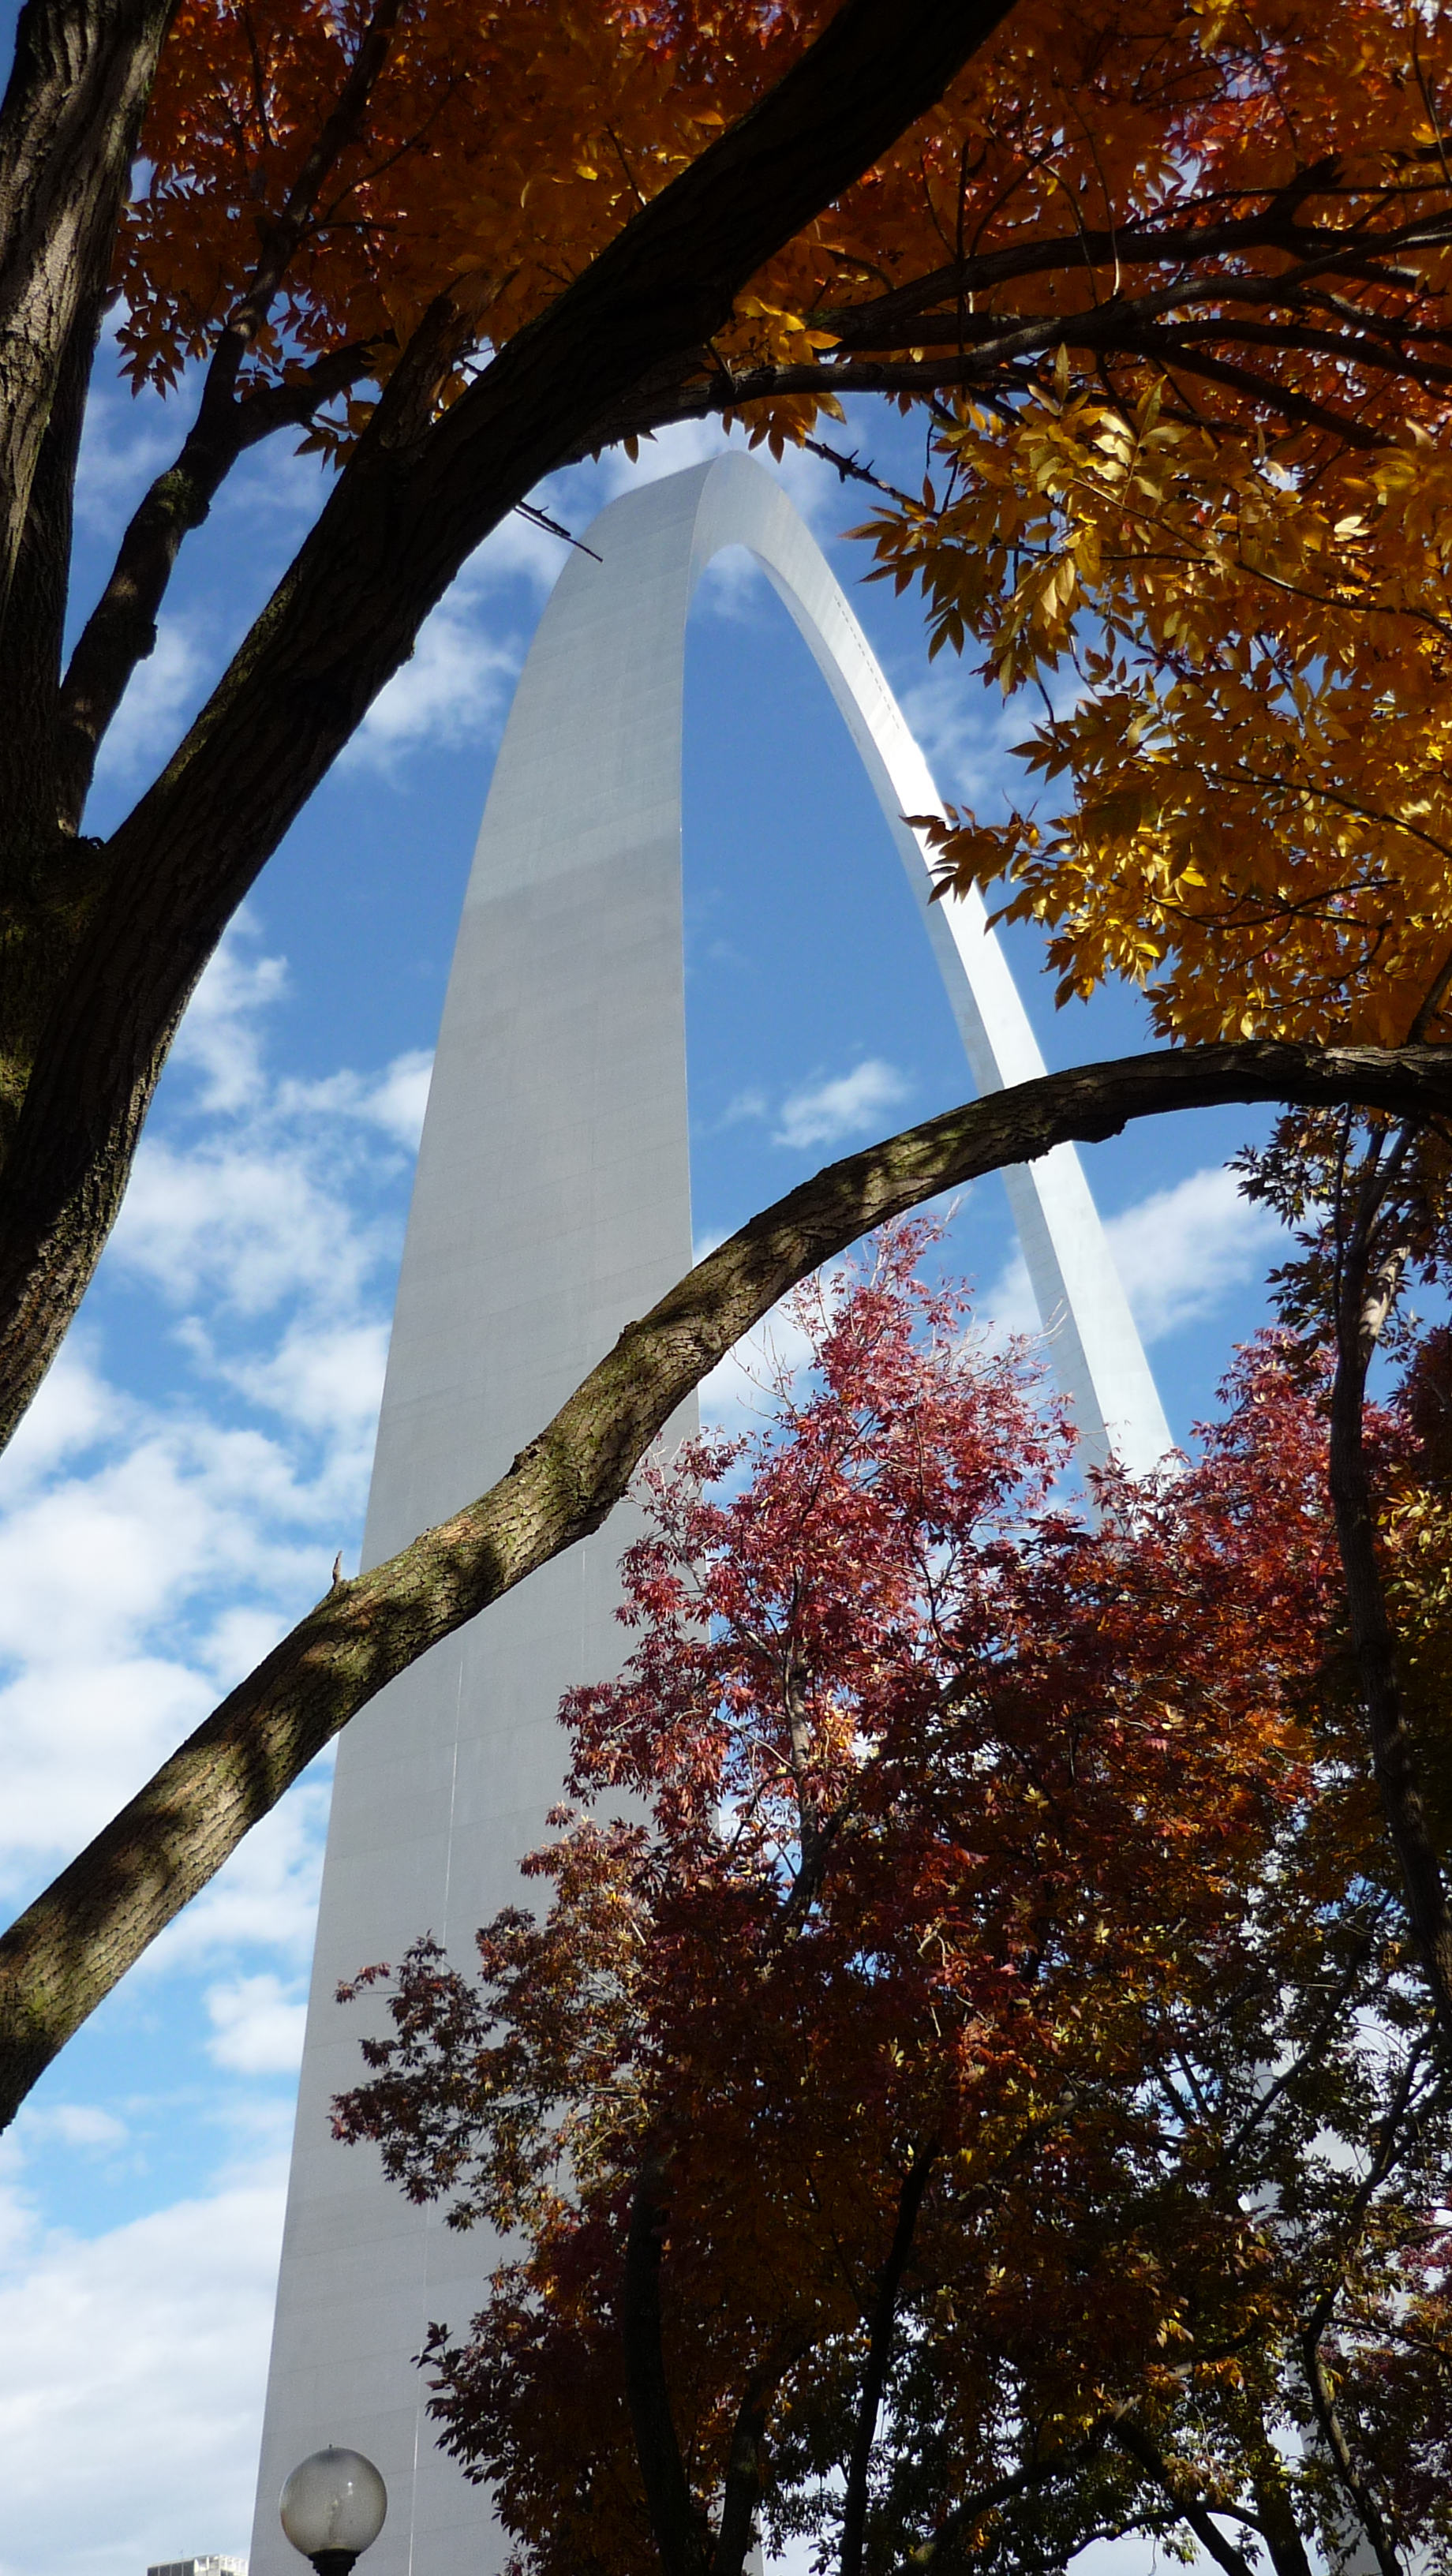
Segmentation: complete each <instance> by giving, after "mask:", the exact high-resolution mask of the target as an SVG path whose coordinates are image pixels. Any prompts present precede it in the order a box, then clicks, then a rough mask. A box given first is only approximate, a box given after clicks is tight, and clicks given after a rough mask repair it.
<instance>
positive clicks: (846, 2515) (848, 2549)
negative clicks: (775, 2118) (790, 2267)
mask: <svg viewBox="0 0 1452 2576" xmlns="http://www.w3.org/2000/svg"><path fill="white" fill-rule="evenodd" d="M936 2156H937V2147H936V2144H935V2143H934V2142H933V2141H932V2140H929V2141H928V2142H927V2143H926V2144H924V2145H922V2146H920V2147H919V2148H918V2149H917V2150H916V2152H915V2153H914V2156H913V2159H912V2162H911V2164H910V2165H909V2167H908V2169H907V2172H906V2174H905V2175H904V2177H903V2185H902V2189H901V2191H900V2192H899V2194H898V2203H897V2223H896V2225H895V2227H894V2228H893V2231H892V2243H891V2245H890V2246H889V2247H888V2252H887V2260H886V2262H885V2263H884V2264H883V2267H882V2271H881V2274H880V2276H879V2278H878V2283H877V2296H876V2298H875V2299H874V2301H873V2305H872V2318H871V2322H870V2325H869V2328H868V2336H867V2358H866V2361H865V2363H864V2365H863V2371H862V2387H861V2391H860V2393H859V2396H858V2400H857V2421H856V2423H855V2425H854V2426H853V2428H852V2455H851V2458H850V2459H849V2460H848V2463H847V2487H846V2492H845V2494H844V2496H843V2498H842V2546H841V2551H840V2554H839V2558H838V2567H839V2571H840V2576H862V2551H863V2543H864V2541H865V2538H866V2534H867V2491H868V2476H869V2472H870V2470H871V2467H872V2446H873V2444H874V2442H875V2441H876V2439H877V2424H878V2418H879V2416H880V2415H881V2413H882V2401H883V2398H884V2397H885V2395H886V2393H887V2373H888V2366H889V2364H890V2362H891V2360H892V2347H893V2338H894V2336H895V2334H896V2331H897V2303H898V2300H899V2298H900V2297H901V2295H902V2285H903V2275H904V2274H905V2272H906V2271H907V2267H908V2261H909V2258H910V2256H911V2254H912V2247H913V2237H914V2235H915V2234H916V2232H917V2224H918V2213H919V2211H920V2210H921V2208H922V2205H923V2194H924V2193H925V2192H926V2190H927V2187H928V2183H929V2180H930V2178H931V2175H932V2170H933V2165H934V2162H935V2160H936Z"/></svg>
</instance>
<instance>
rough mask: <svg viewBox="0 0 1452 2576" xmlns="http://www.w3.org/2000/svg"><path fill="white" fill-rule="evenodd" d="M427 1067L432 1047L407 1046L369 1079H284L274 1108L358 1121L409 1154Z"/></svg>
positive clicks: (423, 1103)
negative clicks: (313, 1080) (391, 1139)
mask: <svg viewBox="0 0 1452 2576" xmlns="http://www.w3.org/2000/svg"><path fill="white" fill-rule="evenodd" d="M433 1069H434V1059H433V1053H432V1050H431V1049H429V1048H426V1047H412V1048H410V1049H409V1051H408V1053H407V1054H405V1055H399V1056H395V1057H394V1059H393V1062H392V1064H390V1065H388V1066H387V1067H386V1068H385V1070H384V1071H383V1072H382V1073H381V1074H379V1075H377V1076H376V1077H373V1078H371V1079H370V1078H369V1077H368V1076H366V1075H364V1074H360V1073H330V1074H328V1075H327V1076H326V1077H325V1078H324V1079H323V1080H322V1081H321V1082H285V1083H283V1084H282V1085H281V1086H280V1088H279V1091H278V1095H277V1097H278V1108H279V1111H280V1112H281V1113H282V1115H284V1116H292V1115H295V1114H296V1113H297V1112H299V1111H311V1112H327V1113H328V1114H329V1115H330V1116H333V1117H341V1118H356V1119H360V1120H361V1121H362V1122H363V1123H364V1125H365V1126H372V1127H379V1128H381V1129H382V1131H383V1133H384V1134H385V1135H386V1136H391V1137H392V1138H393V1140H394V1142H395V1144H399V1145H406V1146H407V1147H408V1148H409V1150H410V1152H413V1151H414V1150H416V1148H417V1145H418V1140H419V1138H420V1136H421V1135H422V1134H423V1122H424V1111H425V1110H426V1109H427V1107H428V1100H429V1081H430V1078H431V1076H432V1074H433Z"/></svg>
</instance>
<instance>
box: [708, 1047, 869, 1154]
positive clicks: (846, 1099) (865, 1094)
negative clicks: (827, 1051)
mask: <svg viewBox="0 0 1452 2576" xmlns="http://www.w3.org/2000/svg"><path fill="white" fill-rule="evenodd" d="M910 1088H911V1086H910V1084H909V1083H908V1082H907V1081H906V1079H905V1078H904V1076H903V1075H902V1074H900V1073H899V1072H898V1071H897V1069H896V1067H895V1066H893V1065H890V1064H884V1063H883V1061H882V1059H881V1057H880V1056H868V1057H867V1059H866V1061H865V1062H864V1063H862V1064H859V1065H858V1066H857V1067H856V1068H855V1070H854V1071H853V1072H851V1073H844V1074H839V1075H837V1076H836V1078H835V1079H834V1080H832V1081H830V1082H818V1083H809V1084H807V1085H805V1086H804V1087H803V1088H802V1089H801V1090H800V1091H793V1092H791V1093H790V1094H789V1095H788V1097H787V1098H786V1099H785V1100H784V1101H783V1102H782V1105H781V1118H780V1124H779V1125H778V1127H777V1130H776V1133H775V1135H774V1136H773V1138H772V1142H773V1144H776V1145H791V1146H795V1147H797V1148H798V1149H801V1148H804V1147H806V1146H808V1145H835V1144H837V1143H838V1142H839V1140H840V1139H841V1138H842V1137H844V1136H860V1135H863V1134H866V1133H867V1132H869V1131H870V1130H871V1129H872V1128H873V1127H875V1126H876V1125H877V1124H878V1123H879V1121H880V1119H881V1117H882V1115H883V1114H884V1112H885V1111H887V1110H889V1109H895V1108H896V1107H897V1106H898V1105H899V1103H900V1102H902V1101H904V1100H906V1099H907V1097H908V1093H909V1090H910ZM739 1114H745V1113H744V1112H742V1113H739Z"/></svg>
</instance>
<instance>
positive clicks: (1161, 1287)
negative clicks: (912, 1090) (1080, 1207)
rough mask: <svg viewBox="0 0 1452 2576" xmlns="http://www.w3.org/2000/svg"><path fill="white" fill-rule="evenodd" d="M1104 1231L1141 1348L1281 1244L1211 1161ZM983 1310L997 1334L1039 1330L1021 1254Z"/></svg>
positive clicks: (1197, 1311) (1198, 1318) (1242, 1278)
mask: <svg viewBox="0 0 1452 2576" xmlns="http://www.w3.org/2000/svg"><path fill="white" fill-rule="evenodd" d="M1104 1231H1105V1233H1106V1235H1107V1236H1108V1239H1109V1247H1110V1250H1111V1251H1112V1253H1113V1255H1114V1258H1115V1261H1116V1263H1117V1265H1118V1268H1119V1275H1120V1278H1121V1279H1122V1280H1123V1282H1124V1292H1125V1295H1126V1296H1127V1297H1128V1299H1129V1302H1130V1306H1131V1308H1132V1310H1133V1313H1134V1319H1135V1322H1136V1323H1137V1324H1138V1326H1139V1329H1140V1331H1141V1333H1142V1334H1143V1336H1144V1339H1145V1341H1146V1342H1147V1343H1154V1342H1162V1341H1165V1340H1167V1339H1168V1337H1169V1335H1170V1334H1171V1333H1178V1332H1179V1331H1181V1330H1182V1328H1183V1327H1184V1326H1185V1325H1187V1324H1197V1323H1201V1322H1203V1321H1204V1319H1205V1318H1206V1317H1207V1316H1208V1315H1212V1314H1213V1313H1214V1312H1215V1309H1216V1308H1217V1307H1218V1306H1219V1305H1220V1304H1221V1303H1222V1301H1223V1300H1224V1299H1225V1298H1226V1297H1227V1296H1228V1295H1229V1294H1230V1292H1231V1291H1232V1289H1235V1288H1243V1287H1245V1286H1247V1285H1248V1284H1249V1282H1250V1281H1251V1280H1253V1279H1254V1278H1256V1277H1257V1276H1258V1275H1259V1274H1260V1273H1261V1272H1263V1271H1264V1270H1265V1269H1266V1268H1267V1267H1268V1266H1269V1263H1270V1262H1271V1260H1272V1259H1273V1258H1274V1253H1275V1247H1276V1244H1277V1242H1278V1241H1279V1240H1280V1228H1279V1226H1278V1225H1277V1223H1276V1220H1275V1218H1274V1217H1273V1216H1272V1215H1271V1214H1270V1212H1269V1210H1268V1209H1267V1208H1264V1207H1262V1206H1260V1205H1258V1204H1257V1203H1256V1202H1255V1201H1253V1200H1250V1199H1246V1198H1243V1197H1242V1196H1241V1194H1240V1191H1239V1188H1238V1187H1237V1184H1236V1179H1235V1174H1234V1173H1233V1172H1229V1171H1226V1170H1224V1169H1222V1168H1221V1167H1220V1166H1219V1165H1214V1164H1212V1165H1210V1166H1208V1167H1207V1168H1206V1169H1205V1170H1203V1171H1199V1172H1192V1173H1191V1174H1190V1175H1189V1178H1188V1179H1186V1180H1183V1181H1177V1182H1176V1183H1175V1185H1174V1187H1173V1188H1172V1189H1165V1190H1155V1191H1153V1192H1152V1193H1151V1195H1150V1196H1149V1197H1148V1198H1145V1199H1141V1200H1140V1201H1139V1202H1138V1204H1137V1205H1136V1206H1134V1207H1130V1208H1124V1209H1122V1210H1121V1211H1120V1213H1119V1215H1118V1216H1112V1217H1109V1218H1108V1219H1106V1222H1105V1228H1104ZM983 1311H984V1314H985V1316H986V1317H988V1318H990V1319H991V1321H992V1324H993V1327H994V1329H995V1330H996V1331H997V1332H1000V1333H1004V1334H1008V1333H1033V1334H1037V1332H1038V1331H1039V1317H1038V1309H1037V1307H1036V1306H1035V1304H1034V1299H1033V1291H1032V1289H1031V1288H1030V1286H1029V1277H1028V1271H1027V1269H1026V1267H1025V1265H1024V1259H1023V1255H1022V1254H1021V1253H1017V1254H1015V1256H1014V1258H1013V1260H1012V1261H1010V1262H1009V1263H1008V1264H1007V1265H1006V1267H1005V1268H1004V1270H1003V1272H1002V1273H1001V1275H1000V1276H999V1278H998V1279H997V1280H996V1281H995V1282H994V1285H993V1287H992V1288H991V1289H990V1290H989V1292H988V1295H987V1296H986V1297H985V1299H984V1301H983Z"/></svg>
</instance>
